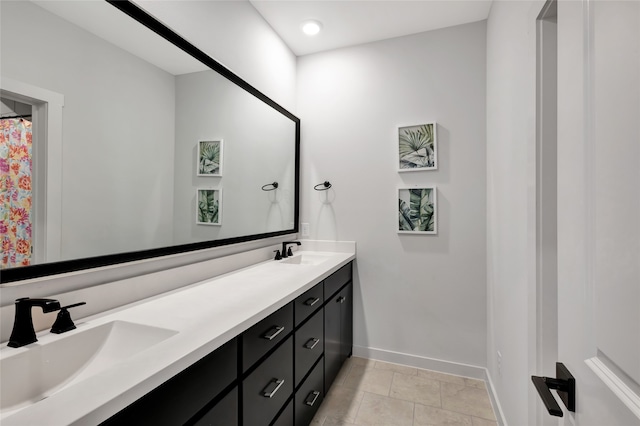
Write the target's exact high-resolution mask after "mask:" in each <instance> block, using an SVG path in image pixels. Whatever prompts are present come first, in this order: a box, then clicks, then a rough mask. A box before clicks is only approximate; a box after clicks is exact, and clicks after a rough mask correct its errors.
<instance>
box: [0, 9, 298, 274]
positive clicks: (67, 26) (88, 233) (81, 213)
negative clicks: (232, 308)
mask: <svg viewBox="0 0 640 426" xmlns="http://www.w3.org/2000/svg"><path fill="white" fill-rule="evenodd" d="M0 7H1V11H0V12H1V13H0V16H1V20H2V21H1V38H0V40H1V43H2V44H1V46H0V48H1V49H0V52H1V55H2V56H1V74H0V75H1V79H0V89H1V98H2V111H1V112H2V120H1V123H2V144H1V145H0V167H1V168H2V170H1V172H2V179H3V181H2V187H1V188H0V189H1V199H0V220H2V222H1V223H0V230H2V239H3V246H2V247H3V250H2V269H1V270H0V282H2V283H7V282H12V281H18V280H24V279H29V278H35V277H41V276H46V275H51V274H57V273H62V272H68V271H74V270H79V269H87V268H93V267H97V266H103V265H108V264H114V263H122V262H129V261H133V260H140V259H145V258H151V257H157V256H162V255H168V254H174V253H181V252H187V251H192V250H199V249H204V248H209V247H216V246H221V245H228V244H233V243H238V242H244V241H251V240H256V239H261V238H267V237H274V236H279V235H286V234H290V233H295V232H297V231H298V209H299V196H298V194H299V145H300V141H299V135H300V121H299V120H298V119H297V118H296V117H295V116H293V115H292V114H291V113H289V112H288V111H286V110H285V109H284V108H282V107H281V106H279V105H278V104H276V103H275V102H273V101H272V100H271V99H269V98H267V97H266V96H265V95H263V94H262V93H261V92H259V91H258V90H257V89H255V88H253V87H252V86H250V85H249V84H248V83H246V82H245V81H243V80H242V79H241V78H239V77H238V76H236V75H235V74H233V73H232V72H230V71H229V70H227V69H226V68H224V67H223V66H222V65H220V64H219V63H217V62H216V61H215V60H214V59H212V58H210V57H209V56H207V55H206V54H204V53H203V52H202V51H200V50H199V49H198V48H197V47H195V46H193V45H191V44H190V43H188V42H187V41H185V40H184V39H182V38H181V37H180V36H179V35H177V34H175V33H174V32H172V31H171V30H170V29H168V28H166V27H165V26H163V25H162V24H161V23H159V22H158V21H156V20H155V19H154V18H152V17H151V16H149V15H147V14H146V13H145V12H144V11H143V10H141V9H140V8H139V7H138V6H136V5H134V4H133V3H130V2H123V1H50V0H47V1H28V0H22V1H2V2H0Z"/></svg>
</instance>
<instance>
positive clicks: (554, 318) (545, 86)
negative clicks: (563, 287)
mask: <svg viewBox="0 0 640 426" xmlns="http://www.w3.org/2000/svg"><path fill="white" fill-rule="evenodd" d="M557 2H558V0H547V2H546V3H545V4H544V6H543V7H542V9H541V11H540V13H539V15H538V16H537V18H536V135H535V144H536V148H535V149H536V153H535V155H536V159H535V174H536V176H535V182H536V186H535V193H536V194H535V196H536V206H535V222H536V224H535V228H536V230H535V246H536V248H535V254H536V255H535V296H536V307H535V321H536V325H535V349H536V356H535V371H536V372H537V373H539V374H542V375H544V376H548V377H555V363H556V361H557V360H558V250H557V246H558V244H557V243H558V226H557V225H558V223H557V217H558V215H557V212H558V203H557V194H558V193H557V186H558V173H557V164H558V158H557V157H558V156H557V124H558V123H557V121H558V120H557V118H558V115H557V112H558V109H557V96H558V90H557V89H558V85H557V81H558V79H557V70H558V67H557V51H558V32H557V25H558V22H557V13H558V4H557ZM529 398H530V401H531V400H533V402H534V404H535V408H533V409H532V410H531V411H530V419H531V420H532V421H534V422H535V423H534V424H537V425H553V424H557V420H556V419H554V418H553V417H551V416H549V414H548V413H547V412H546V410H545V409H544V406H542V404H540V403H539V398H538V396H537V392H536V391H535V389H533V386H531V387H530V388H529Z"/></svg>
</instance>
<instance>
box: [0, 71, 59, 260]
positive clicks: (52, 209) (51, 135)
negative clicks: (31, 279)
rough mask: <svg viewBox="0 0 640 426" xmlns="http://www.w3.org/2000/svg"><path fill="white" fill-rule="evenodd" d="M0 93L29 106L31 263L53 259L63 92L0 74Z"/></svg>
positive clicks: (56, 256) (55, 253)
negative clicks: (0, 76)
mask: <svg viewBox="0 0 640 426" xmlns="http://www.w3.org/2000/svg"><path fill="white" fill-rule="evenodd" d="M0 94H1V95H2V97H4V98H7V99H11V100H16V101H19V102H22V103H25V104H29V105H31V107H32V122H33V145H32V146H33V148H32V149H33V151H32V157H33V176H34V179H33V185H32V188H33V220H32V224H33V232H32V235H33V239H32V245H33V256H32V262H33V263H42V262H55V261H57V260H60V258H61V238H62V233H61V230H62V195H63V194H62V108H63V107H64V95H62V94H60V93H56V92H53V91H51V90H47V89H43V88H40V87H37V86H33V85H30V84H27V83H23V82H21V81H18V80H14V79H12V78H8V77H2V87H1V88H0ZM43 159H45V160H44V161H43Z"/></svg>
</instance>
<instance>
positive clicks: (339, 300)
mask: <svg viewBox="0 0 640 426" xmlns="http://www.w3.org/2000/svg"><path fill="white" fill-rule="evenodd" d="M345 300H347V298H346V297H344V296H340V297H338V300H337V302H338V303H344V301H345Z"/></svg>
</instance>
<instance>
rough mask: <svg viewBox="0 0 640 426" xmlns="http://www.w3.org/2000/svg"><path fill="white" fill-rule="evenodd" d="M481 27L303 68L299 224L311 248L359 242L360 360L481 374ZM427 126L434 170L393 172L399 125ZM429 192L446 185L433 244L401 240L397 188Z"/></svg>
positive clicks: (349, 51) (306, 60) (400, 41)
mask: <svg viewBox="0 0 640 426" xmlns="http://www.w3.org/2000/svg"><path fill="white" fill-rule="evenodd" d="M485 28H486V24H485V22H477V23H472V24H468V25H462V26H457V27H451V28H447V29H442V30H437V31H431V32H425V33H421V34H416V35H412V36H407V37H401V38H396V39H390V40H385V41H381V42H375V43H371V44H365V45H360V46H355V47H351V48H345V49H339V50H334V51H330V52H326V53H318V54H314V55H309V56H304V57H300V58H299V60H298V97H297V100H298V101H297V102H298V113H299V116H300V118H301V120H302V123H303V126H302V141H303V145H302V164H303V165H304V167H303V170H302V188H303V194H302V196H303V200H302V201H303V203H302V206H301V208H302V222H308V223H309V224H310V228H311V235H310V238H312V239H329V240H331V239H337V240H355V241H357V243H358V260H357V270H356V289H355V296H354V298H355V315H354V321H355V325H354V327H355V328H354V332H355V345H356V349H354V350H355V351H358V352H359V353H366V352H367V351H370V350H371V349H380V350H382V351H386V352H387V353H405V354H410V355H413V356H416V357H423V358H430V359H441V360H447V361H451V362H457V363H464V364H472V365H476V366H484V365H486V333H487V329H486V304H485V300H486V231H485V229H486V211H485V210H486V201H485V196H486V183H485V176H486V157H485V149H486V143H485V101H486V98H485V84H486V80H485V75H486V74H485V65H486V62H485V54H486V50H485ZM431 121H436V122H437V123H438V143H439V169H438V170H437V171H422V172H411V173H398V172H397V162H398V160H397V150H396V149H397V148H396V146H397V127H398V126H401V125H412V124H420V123H425V122H431ZM324 180H329V181H331V183H332V184H333V188H331V190H330V191H327V192H316V191H313V189H312V187H313V185H315V184H317V183H320V182H322V181H324ZM422 184H435V185H436V186H437V188H438V207H439V212H438V213H439V216H438V218H439V229H438V235H436V236H423V235H420V236H419V235H399V234H397V233H396V227H397V223H398V222H397V201H396V199H397V198H396V197H397V188H398V187H399V186H412V185H422Z"/></svg>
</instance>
